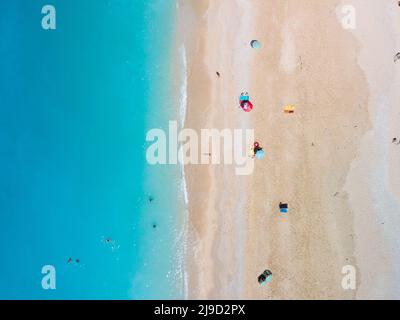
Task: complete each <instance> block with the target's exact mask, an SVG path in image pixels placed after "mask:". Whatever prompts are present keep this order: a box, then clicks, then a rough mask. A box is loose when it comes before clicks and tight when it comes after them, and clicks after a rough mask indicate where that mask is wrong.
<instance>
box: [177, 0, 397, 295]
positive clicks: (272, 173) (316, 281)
mask: <svg viewBox="0 0 400 320" xmlns="http://www.w3.org/2000/svg"><path fill="white" fill-rule="evenodd" d="M343 5H353V6H354V8H355V10H356V11H355V12H356V21H357V23H356V28H355V29H354V30H346V29H344V28H343V27H342V25H341V14H342V13H341V8H342V7H343ZM399 27H400V7H399V6H398V4H397V1H391V0H349V1H346V2H342V3H341V2H340V1H338V0H324V1H319V0H300V1H292V0H254V1H245V0H235V1H234V0H218V1H214V0H185V1H181V2H180V6H179V28H180V30H181V36H180V38H179V40H181V41H182V42H183V44H184V46H185V48H186V52H187V66H188V83H187V104H188V109H187V112H186V122H185V126H186V127H187V128H192V129H195V130H198V131H199V130H200V129H201V128H216V129H224V128H228V129H235V128H243V129H245V128H254V129H255V134H256V139H257V141H260V143H261V144H262V145H263V147H264V148H265V150H266V155H267V156H266V158H265V159H263V160H261V161H257V162H256V167H255V172H254V173H253V174H252V175H250V176H237V175H235V170H234V167H233V166H226V165H188V166H186V168H185V172H186V176H187V181H188V190H189V197H188V198H189V213H188V215H189V228H188V236H187V237H188V239H187V253H186V264H187V271H188V297H189V298H196V299H197V298H208V299H357V298H364V299H372V298H400V281H399V280H400V279H399V277H400V266H399V264H398V262H399V261H400V249H399V248H400V246H399V245H398V244H399V240H400V236H399V234H400V233H399V232H398V228H399V226H400V203H399V201H400V175H399V170H400V169H399V168H398V167H397V166H396V164H398V163H400V161H399V160H400V145H396V144H393V143H392V139H393V138H394V137H397V138H400V128H399V127H400V125H399V123H400V121H399V120H400V108H399V103H400V89H399V84H400V80H399V74H400V71H399V70H400V61H399V62H398V63H397V64H396V63H394V61H393V57H394V55H395V54H396V53H397V52H399V51H400V35H399V30H400V29H399ZM253 39H258V40H259V41H260V42H261V43H262V48H261V49H258V50H255V49H252V48H251V47H250V45H249V43H250V41H251V40H253ZM216 72H219V73H220V77H217V76H216ZM244 90H247V91H249V92H250V95H251V99H252V101H253V103H254V105H255V107H254V110H253V111H252V112H251V113H244V112H243V111H242V110H241V109H240V108H238V107H237V97H238V94H239V93H240V92H242V91H244ZM287 104H293V105H294V106H295V107H296V110H295V113H294V114H292V115H288V114H284V113H283V106H285V105H287ZM280 201H283V202H287V203H288V204H289V208H290V210H289V214H288V215H286V216H284V215H281V214H280V213H279V210H278V209H277V208H278V204H279V202H280ZM345 265H353V266H354V267H355V268H356V270H357V289H356V290H344V289H343V288H342V286H341V281H342V278H343V274H342V273H341V270H342V267H343V266H345ZM265 269H270V270H271V271H272V273H273V280H272V281H271V282H270V283H269V284H268V285H267V286H260V285H259V284H258V282H257V277H258V275H259V274H260V273H261V272H262V271H263V270H265Z"/></svg>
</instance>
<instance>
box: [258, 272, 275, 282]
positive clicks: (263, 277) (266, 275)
mask: <svg viewBox="0 0 400 320" xmlns="http://www.w3.org/2000/svg"><path fill="white" fill-rule="evenodd" d="M271 280H272V272H271V271H270V270H265V271H264V272H263V273H262V274H260V275H259V276H258V283H259V284H260V285H262V286H263V285H265V284H267V283H268V282H270V281H271Z"/></svg>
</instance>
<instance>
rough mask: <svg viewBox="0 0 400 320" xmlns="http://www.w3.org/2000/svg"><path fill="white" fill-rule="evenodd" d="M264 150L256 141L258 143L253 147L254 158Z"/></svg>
mask: <svg viewBox="0 0 400 320" xmlns="http://www.w3.org/2000/svg"><path fill="white" fill-rule="evenodd" d="M262 149H263V148H261V146H260V144H259V143H258V142H257V141H256V142H254V146H253V153H254V155H253V157H255V156H256V154H257V152H258V151H261V150H262Z"/></svg>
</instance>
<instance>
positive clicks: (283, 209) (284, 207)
mask: <svg viewBox="0 0 400 320" xmlns="http://www.w3.org/2000/svg"><path fill="white" fill-rule="evenodd" d="M279 210H280V211H281V213H288V211H289V206H288V204H287V203H282V202H279Z"/></svg>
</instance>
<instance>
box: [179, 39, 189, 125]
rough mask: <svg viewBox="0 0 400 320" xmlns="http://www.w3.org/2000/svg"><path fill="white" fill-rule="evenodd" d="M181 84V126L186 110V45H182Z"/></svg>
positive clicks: (183, 122)
mask: <svg viewBox="0 0 400 320" xmlns="http://www.w3.org/2000/svg"><path fill="white" fill-rule="evenodd" d="M181 52H182V86H181V91H180V93H181V96H180V106H179V116H180V120H181V128H183V127H184V126H185V120H186V110H187V87H188V79H187V57H186V47H185V46H184V45H182V48H181Z"/></svg>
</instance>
